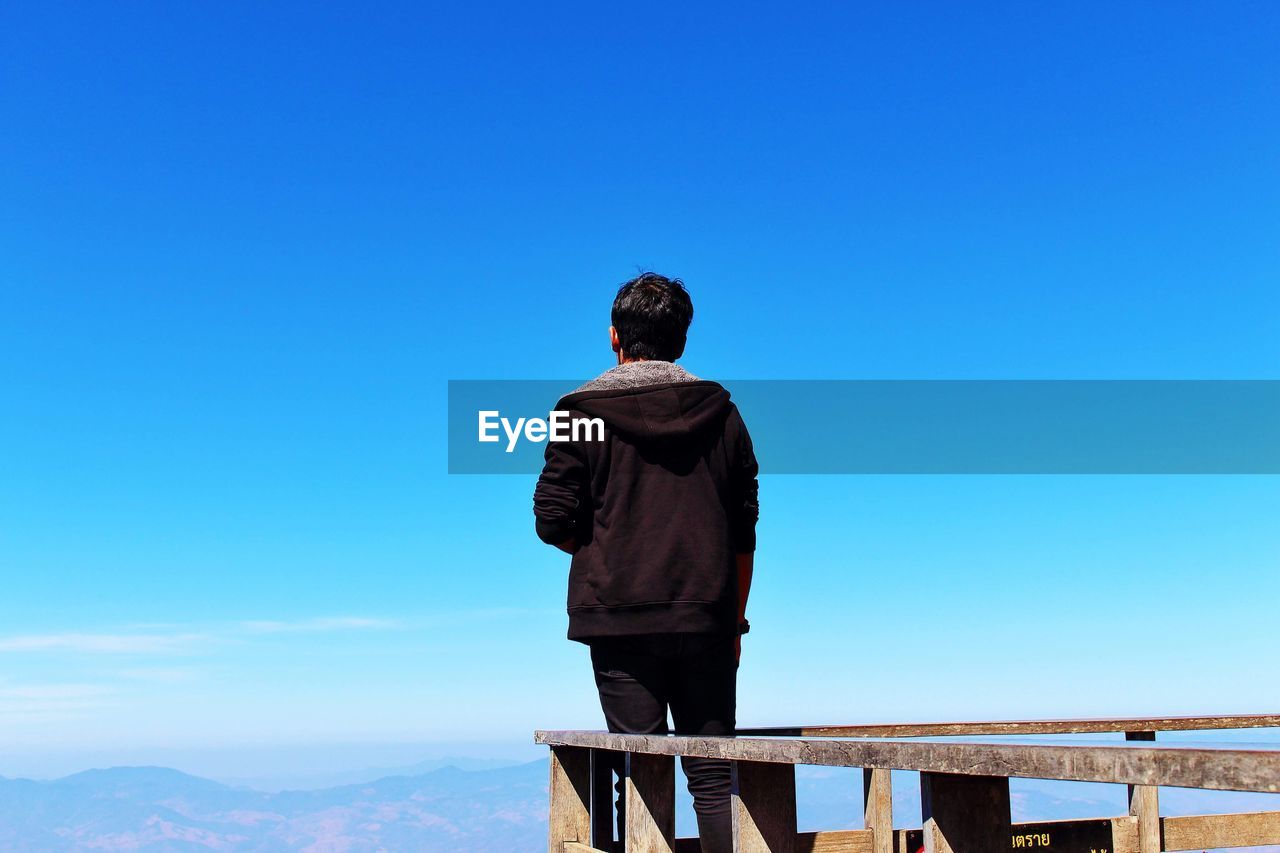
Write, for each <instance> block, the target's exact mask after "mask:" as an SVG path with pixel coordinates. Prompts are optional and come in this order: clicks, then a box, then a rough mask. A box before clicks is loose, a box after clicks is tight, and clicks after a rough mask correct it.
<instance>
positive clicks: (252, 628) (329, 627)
mask: <svg viewBox="0 0 1280 853" xmlns="http://www.w3.org/2000/svg"><path fill="white" fill-rule="evenodd" d="M240 627H241V628H243V629H244V630H245V631H246V632H248V633H250V634H294V633H319V632H324V631H376V630H382V631H385V630H388V629H392V628H399V627H400V622H399V621H398V620H395V619H373V618H369V617H366V616H324V617H319V618H316V619H300V620H293V621H278V620H266V619H260V620H252V621H247V622H241V623H240Z"/></svg>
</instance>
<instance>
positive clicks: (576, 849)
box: [564, 841, 605, 853]
mask: <svg viewBox="0 0 1280 853" xmlns="http://www.w3.org/2000/svg"><path fill="white" fill-rule="evenodd" d="M564 853H605V851H603V850H599V849H597V848H595V847H592V846H591V845H590V844H583V843H582V842H581V841H566V842H565V843H564Z"/></svg>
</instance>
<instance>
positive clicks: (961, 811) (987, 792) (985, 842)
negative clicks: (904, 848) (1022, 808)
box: [920, 773, 1012, 853]
mask: <svg viewBox="0 0 1280 853" xmlns="http://www.w3.org/2000/svg"><path fill="white" fill-rule="evenodd" d="M920 811H921V814H922V816H923V817H924V849H925V851H926V853H1002V851H1005V850H1008V849H1009V846H1010V839H1011V837H1012V822H1011V820H1010V817H1009V815H1010V811H1009V779H1008V778H1007V777H1005V776H971V775H962V774H958V773H921V774H920Z"/></svg>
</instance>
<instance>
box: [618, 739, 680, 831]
mask: <svg viewBox="0 0 1280 853" xmlns="http://www.w3.org/2000/svg"><path fill="white" fill-rule="evenodd" d="M625 782H626V786H625V790H626V803H625V808H626V831H627V832H626V836H627V837H626V851H627V853H672V850H673V848H674V845H675V838H676V763H675V760H674V759H672V758H671V757H669V756H665V755H645V754H641V753H631V754H629V755H628V756H627V773H626V780H625Z"/></svg>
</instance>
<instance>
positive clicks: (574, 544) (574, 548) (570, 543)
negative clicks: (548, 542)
mask: <svg viewBox="0 0 1280 853" xmlns="http://www.w3.org/2000/svg"><path fill="white" fill-rule="evenodd" d="M556 547H557V548H559V549H560V550H561V551H564V552H565V553H566V554H576V553H578V540H577V539H566V540H564V541H563V542H557V543H556Z"/></svg>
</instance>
